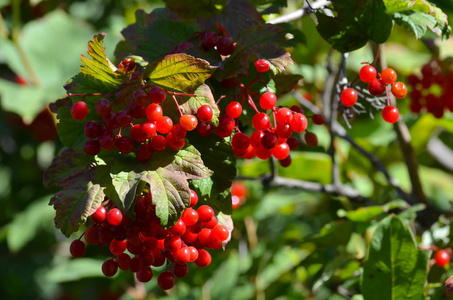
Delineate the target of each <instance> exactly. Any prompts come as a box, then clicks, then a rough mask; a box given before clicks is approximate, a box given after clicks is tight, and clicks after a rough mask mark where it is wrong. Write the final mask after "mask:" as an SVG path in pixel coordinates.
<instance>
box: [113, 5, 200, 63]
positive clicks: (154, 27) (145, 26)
mask: <svg viewBox="0 0 453 300" xmlns="http://www.w3.org/2000/svg"><path fill="white" fill-rule="evenodd" d="M135 19H136V23H135V24H132V25H129V26H128V27H126V28H125V29H124V30H123V31H122V32H121V34H122V35H123V36H124V38H125V40H124V41H122V42H120V43H118V45H117V47H116V50H115V56H116V57H117V58H123V57H126V56H128V55H130V54H134V55H140V56H143V57H144V58H145V59H146V60H148V61H149V62H152V61H154V60H156V59H158V58H161V57H163V56H165V54H166V53H168V52H170V51H172V50H174V49H175V48H177V46H178V45H179V44H180V43H182V42H184V41H186V40H187V39H188V38H189V37H190V36H192V35H193V34H194V33H195V32H198V31H200V28H199V27H198V26H197V24H196V23H195V22H194V21H182V20H180V19H178V17H177V16H176V14H174V13H172V12H170V11H169V10H168V8H165V9H156V10H154V11H153V12H152V13H150V14H147V13H145V12H144V11H143V10H137V12H136V13H135Z"/></svg>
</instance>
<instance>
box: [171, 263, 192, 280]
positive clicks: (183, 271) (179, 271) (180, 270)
mask: <svg viewBox="0 0 453 300" xmlns="http://www.w3.org/2000/svg"><path fill="white" fill-rule="evenodd" d="M172 272H173V274H174V275H175V276H176V277H178V278H184V277H186V276H187V274H188V273H189V267H188V266H187V264H183V265H180V264H177V263H176V264H174V265H173V269H172Z"/></svg>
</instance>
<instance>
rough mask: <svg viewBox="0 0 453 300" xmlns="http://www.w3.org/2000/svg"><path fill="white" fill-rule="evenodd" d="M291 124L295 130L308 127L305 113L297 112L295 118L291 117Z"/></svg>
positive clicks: (299, 130) (300, 130)
mask: <svg viewBox="0 0 453 300" xmlns="http://www.w3.org/2000/svg"><path fill="white" fill-rule="evenodd" d="M289 124H290V126H291V129H292V130H293V131H295V132H302V131H304V130H305V129H306V128H307V126H308V121H307V118H306V117H305V116H304V115H303V114H300V113H296V114H294V115H293V118H292V119H291V122H290V123H289Z"/></svg>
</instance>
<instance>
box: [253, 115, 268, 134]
mask: <svg viewBox="0 0 453 300" xmlns="http://www.w3.org/2000/svg"><path fill="white" fill-rule="evenodd" d="M252 124H253V127H255V129H256V130H259V131H263V130H266V129H268V128H269V127H271V119H270V118H269V116H268V115H266V114H265V113H257V114H255V115H254V116H253V118H252Z"/></svg>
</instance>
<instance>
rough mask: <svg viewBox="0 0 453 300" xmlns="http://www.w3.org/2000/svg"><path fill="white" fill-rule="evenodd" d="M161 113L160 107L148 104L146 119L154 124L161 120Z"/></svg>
mask: <svg viewBox="0 0 453 300" xmlns="http://www.w3.org/2000/svg"><path fill="white" fill-rule="evenodd" d="M162 116H163V112H162V107H161V106H160V105H159V104H155V103H153V104H150V105H148V106H147V107H146V117H147V118H148V120H150V121H151V122H156V121H157V120H159V119H160V118H162Z"/></svg>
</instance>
